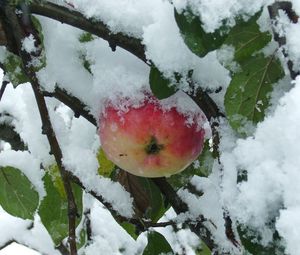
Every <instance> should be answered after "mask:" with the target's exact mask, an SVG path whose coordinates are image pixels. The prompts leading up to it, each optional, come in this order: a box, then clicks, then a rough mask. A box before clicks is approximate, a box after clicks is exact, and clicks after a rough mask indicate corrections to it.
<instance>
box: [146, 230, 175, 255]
mask: <svg viewBox="0 0 300 255" xmlns="http://www.w3.org/2000/svg"><path fill="white" fill-rule="evenodd" d="M162 254H173V250H172V248H171V246H170V244H169V243H168V241H167V240H166V238H165V237H164V236H163V235H162V234H160V233H158V232H155V231H151V232H149V233H148V244H147V246H146V248H145V250H144V252H143V255H162Z"/></svg>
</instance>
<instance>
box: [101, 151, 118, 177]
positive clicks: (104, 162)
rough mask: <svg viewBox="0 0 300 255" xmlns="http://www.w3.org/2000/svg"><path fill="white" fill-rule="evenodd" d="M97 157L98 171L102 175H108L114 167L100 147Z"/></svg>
mask: <svg viewBox="0 0 300 255" xmlns="http://www.w3.org/2000/svg"><path fill="white" fill-rule="evenodd" d="M97 159H98V162H99V168H98V173H99V174H100V175H101V176H104V177H110V175H111V173H112V172H113V170H114V168H115V164H114V163H113V162H111V161H110V160H109V159H108V158H107V157H106V155H105V152H104V151H103V149H102V148H100V149H99V150H98V153H97Z"/></svg>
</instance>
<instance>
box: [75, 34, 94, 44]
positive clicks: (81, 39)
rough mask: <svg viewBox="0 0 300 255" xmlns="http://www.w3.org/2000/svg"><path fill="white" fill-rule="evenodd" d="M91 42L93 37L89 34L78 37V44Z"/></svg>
mask: <svg viewBox="0 0 300 255" xmlns="http://www.w3.org/2000/svg"><path fill="white" fill-rule="evenodd" d="M92 40H94V37H93V35H92V34H91V33H89V32H84V33H82V34H81V35H80V36H79V42H81V43H86V42H90V41H92Z"/></svg>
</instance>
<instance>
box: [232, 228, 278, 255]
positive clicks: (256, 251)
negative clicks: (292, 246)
mask: <svg viewBox="0 0 300 255" xmlns="http://www.w3.org/2000/svg"><path fill="white" fill-rule="evenodd" d="M238 233H239V236H240V239H241V242H242V244H243V246H244V248H245V249H246V251H247V252H250V253H251V254H253V255H270V254H272V255H282V254H284V248H283V247H282V246H281V244H280V237H279V235H278V233H277V232H276V231H275V232H274V234H273V241H272V242H271V243H269V244H268V245H267V246H263V245H262V244H260V242H261V237H260V236H259V235H258V234H257V233H255V232H254V231H252V230H250V229H247V228H244V227H241V226H238Z"/></svg>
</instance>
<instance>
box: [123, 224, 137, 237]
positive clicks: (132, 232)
mask: <svg viewBox="0 0 300 255" xmlns="http://www.w3.org/2000/svg"><path fill="white" fill-rule="evenodd" d="M119 225H120V226H121V227H122V228H124V230H126V232H127V233H128V234H129V235H130V236H131V237H132V238H133V239H134V240H136V239H137V238H138V235H137V233H136V228H135V225H133V224H131V223H129V222H126V221H124V222H121V223H119Z"/></svg>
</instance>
